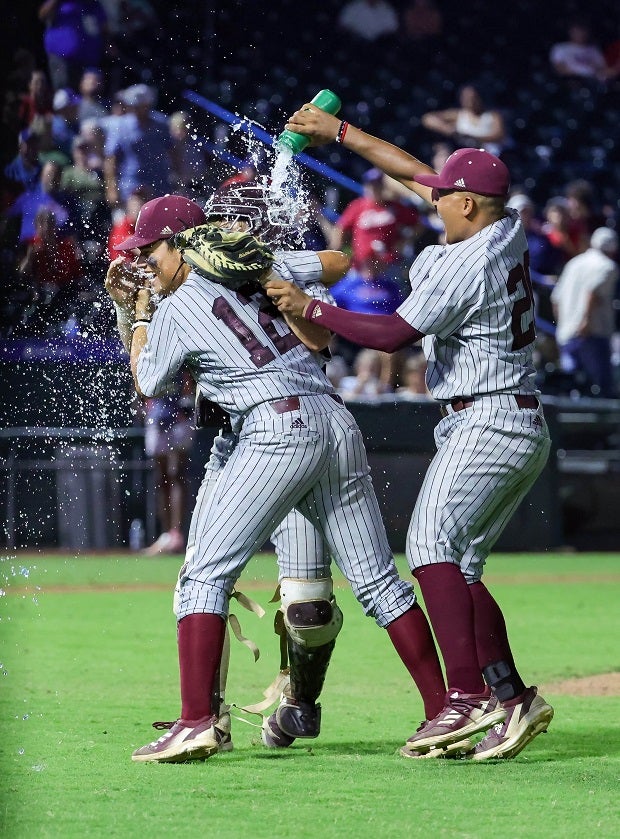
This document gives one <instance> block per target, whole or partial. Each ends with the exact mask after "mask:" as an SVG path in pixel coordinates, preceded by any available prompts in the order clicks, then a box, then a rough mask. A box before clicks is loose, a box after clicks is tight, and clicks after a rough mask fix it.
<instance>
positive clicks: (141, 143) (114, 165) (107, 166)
mask: <svg viewBox="0 0 620 839" xmlns="http://www.w3.org/2000/svg"><path fill="white" fill-rule="evenodd" d="M123 99H124V102H125V104H126V106H127V109H128V111H129V113H127V114H124V115H122V116H119V117H118V119H117V122H116V124H115V125H113V126H112V127H111V129H110V131H109V132H108V134H107V138H106V146H105V155H106V156H105V163H104V174H105V184H106V199H107V201H108V204H109V205H110V206H111V207H118V206H120V205H121V204H122V203H123V202H124V201H126V199H127V198H128V197H129V195H130V194H131V193H132V192H133V190H135V189H136V188H137V187H139V186H141V185H143V184H148V186H149V189H151V190H152V192H153V194H156V195H165V194H166V193H167V192H168V190H169V184H168V172H169V170H170V167H171V165H172V166H173V168H174V166H175V164H174V161H173V144H172V139H171V137H170V132H169V129H168V125H167V122H166V120H165V119H164V120H163V121H162V120H160V119H158V118H156V117H155V115H154V114H153V113H152V108H153V105H154V103H155V91H154V90H153V89H152V88H150V87H148V86H147V85H145V84H136V85H132V86H131V87H128V88H127V89H126V90H125V91H124V93H123Z"/></svg>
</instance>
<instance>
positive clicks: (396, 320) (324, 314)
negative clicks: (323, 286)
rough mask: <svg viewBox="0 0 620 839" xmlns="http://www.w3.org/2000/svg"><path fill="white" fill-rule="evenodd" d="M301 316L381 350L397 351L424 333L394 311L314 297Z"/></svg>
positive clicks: (356, 341)
mask: <svg viewBox="0 0 620 839" xmlns="http://www.w3.org/2000/svg"><path fill="white" fill-rule="evenodd" d="M304 318H305V319H306V320H309V321H312V323H316V324H318V325H319V326H324V327H325V328H326V329H329V330H330V331H331V332H335V333H336V335H341V336H342V337H343V338H346V339H347V340H348V341H353V343H354V344H359V345H360V346H362V347H369V348H370V349H372V350H381V351H383V352H396V350H401V349H402V348H403V347H406V346H408V345H409V344H415V343H416V341H419V340H420V338H423V337H424V335H423V334H422V333H421V332H418V330H417V329H414V328H413V326H409V324H408V323H407V321H406V320H404V319H403V318H401V316H400V315H398V314H396V312H394V314H392V315H366V314H362V313H361V312H349V311H347V310H346V309H339V308H338V307H337V306H328V305H327V304H326V303H322V302H321V301H320V300H313V301H312V303H310V305H309V306H308V308H307V309H306V312H305V314H304Z"/></svg>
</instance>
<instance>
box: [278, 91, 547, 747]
mask: <svg viewBox="0 0 620 839" xmlns="http://www.w3.org/2000/svg"><path fill="white" fill-rule="evenodd" d="M287 128H288V129H290V130H292V131H297V132H299V133H302V134H306V135H308V136H310V137H311V138H312V142H313V143H314V145H319V144H321V143H325V142H329V141H332V140H336V141H337V142H340V143H341V144H343V145H345V146H346V147H347V148H349V149H351V150H352V151H354V152H357V153H358V154H360V155H361V156H362V157H364V158H365V159H366V160H367V161H369V162H370V163H371V164H372V165H373V166H377V167H380V168H381V169H382V170H383V171H384V172H385V173H386V174H388V175H391V176H392V177H394V178H396V179H397V180H399V181H401V182H402V183H403V184H405V185H406V186H408V187H409V188H410V189H412V190H413V191H415V192H416V193H417V194H418V195H419V196H420V197H422V198H424V199H425V200H427V201H429V202H431V203H432V204H433V205H434V206H435V207H436V210H437V212H438V214H439V215H440V217H441V218H442V220H443V223H444V227H445V232H446V244H445V245H434V246H430V247H427V248H425V249H424V250H423V251H422V252H421V253H420V255H419V256H418V257H417V259H416V260H415V262H414V263H413V265H412V267H411V269H410V274H409V279H410V282H411V288H412V292H411V294H410V296H409V297H408V298H407V300H405V301H404V303H403V304H402V305H401V306H400V307H399V308H398V309H397V311H396V312H395V313H394V314H392V315H366V314H359V313H355V312H347V311H343V310H341V309H336V308H335V307H331V306H329V305H326V304H324V303H322V302H320V301H311V300H310V299H309V298H308V297H307V296H306V295H304V294H303V292H301V291H300V290H299V289H296V288H295V287H294V286H293V285H291V284H288V285H285V284H283V283H281V282H278V281H271V282H269V283H268V284H267V286H266V288H267V291H268V294H269V295H270V296H271V298H272V299H273V300H274V301H275V303H276V305H277V306H278V308H279V309H280V311H282V312H284V313H287V314H289V315H294V316H304V317H305V318H306V319H307V320H308V321H309V322H311V323H315V324H318V325H323V326H325V327H327V328H328V329H330V330H332V331H334V332H336V333H337V334H339V335H342V336H343V337H345V338H348V339H349V340H351V341H354V342H356V343H358V344H362V345H363V346H367V347H374V348H376V349H379V350H384V351H388V352H394V351H395V350H397V349H399V348H402V347H405V346H407V345H409V344H413V343H415V342H416V341H418V340H422V341H423V347H424V351H425V355H426V357H427V362H428V370H427V384H428V388H429V390H430V392H431V394H432V395H433V396H434V398H435V399H437V400H438V401H439V402H440V404H441V409H442V417H443V418H442V419H441V421H440V423H439V424H438V426H437V427H436V430H435V442H436V444H437V454H436V455H435V457H434V459H433V461H432V463H431V465H430V467H429V470H428V472H427V474H426V476H425V480H424V482H423V486H422V488H421V491H420V494H419V496H418V499H417V501H416V504H415V508H414V511H413V515H412V519H411V524H410V528H409V534H408V540H407V557H408V561H409V564H410V567H411V569H412V572H413V574H414V576H415V577H416V579H417V580H418V582H419V584H420V588H421V590H422V593H423V595H424V600H425V603H426V606H427V609H428V613H429V618H430V620H431V624H432V626H433V629H434V631H435V635H436V637H437V641H438V644H439V646H440V648H441V652H442V654H443V658H444V663H445V667H446V677H447V682H448V692H447V695H446V700H445V707H444V708H443V709H442V711H441V712H440V713H439V714H438V715H437V716H436V717H435V718H434V719H429V720H427V721H425V722H424V723H423V724H422V725H421V726H420V728H419V729H418V731H417V732H416V733H415V734H414V735H413V736H412V737H411V738H409V740H408V741H407V743H406V744H405V746H404V747H403V749H402V750H401V751H402V754H403V755H405V756H407V757H418V756H420V755H423V754H425V753H426V752H427V751H428V749H429V748H432V747H434V748H442V747H444V746H447V745H452V744H455V743H457V742H458V741H459V740H460V739H462V738H463V737H469V735H473V734H476V733H478V732H484V731H488V730H489V729H490V728H492V727H493V726H495V728H493V730H492V731H491V732H490V733H489V734H488V735H487V736H486V737H484V739H483V740H482V741H481V742H480V743H479V744H478V745H477V746H476V748H475V750H472V752H471V756H472V757H473V758H474V759H477V760H484V759H486V758H489V757H512V756H514V755H516V754H517V753H518V752H519V751H521V749H522V748H524V746H525V745H527V743H528V742H529V741H530V740H531V739H532V738H533V737H535V736H536V735H537V734H538V733H540V732H541V731H544V730H546V728H547V726H548V724H549V722H550V720H551V718H552V716H553V709H552V708H551V706H549V705H548V704H547V703H546V702H545V701H544V699H543V698H542V697H541V696H539V695H538V693H537V689H536V687H526V686H525V684H524V682H523V681H522V679H521V676H520V675H519V672H518V670H517V668H516V666H515V663H514V659H513V656H512V652H511V649H510V645H509V642H508V637H507V633H506V627H505V622H504V618H503V615H502V612H501V610H500V608H499V606H498V604H497V603H496V602H495V600H494V599H493V598H492V596H491V594H490V593H489V591H488V590H487V589H486V587H485V586H484V584H483V583H482V580H481V576H482V571H483V566H484V563H485V561H486V558H487V556H488V554H489V552H490V550H491V548H492V546H493V545H494V543H495V541H496V540H497V538H498V536H499V535H500V533H501V532H502V530H503V528H504V526H505V525H506V522H507V521H508V520H509V519H510V517H511V516H512V514H513V512H514V511H515V510H516V508H517V506H518V505H519V503H520V502H521V500H522V499H523V497H524V496H525V494H526V493H527V491H528V490H529V489H530V487H531V486H532V484H533V483H534V481H535V480H536V478H537V477H538V475H539V474H540V472H541V470H542V468H543V466H544V464H545V462H546V460H547V457H548V454H549V448H550V441H549V434H548V431H547V427H546V424H545V420H544V417H543V412H542V407H541V405H540V402H539V399H538V392H537V391H536V389H535V385H534V376H535V370H534V366H533V362H532V348H533V342H534V337H535V328H534V307H533V295H532V287H531V282H530V277H529V272H528V251H527V241H526V238H525V233H524V231H523V227H522V224H521V221H520V219H519V216H518V214H517V213H516V212H514V211H512V210H508V209H507V208H506V207H505V201H506V198H507V194H508V189H509V173H508V170H507V168H506V166H505V165H504V163H503V162H502V161H501V160H499V158H497V157H495V156H493V155H492V154H490V153H488V152H486V151H483V150H481V149H469V148H466V149H459V150H458V151H456V152H454V153H453V154H452V155H451V156H450V157H449V158H448V159H447V161H446V162H445V164H444V166H443V167H442V169H441V172H440V173H439V174H437V173H436V172H435V171H434V170H433V169H432V168H431V167H429V166H427V165H425V164H424V163H421V162H420V161H419V160H417V159H416V158H414V157H412V156H411V155H409V154H407V153H406V152H404V151H402V150H401V149H399V148H397V147H396V146H393V145H392V144H390V143H387V142H385V141H383V140H381V139H379V138H377V137H373V136H371V135H369V134H367V133H365V132H364V131H361V130H360V129H357V128H354V127H352V126H350V125H349V124H348V123H347V122H346V121H341V120H339V119H337V118H336V117H332V116H331V115H328V114H325V112H323V111H320V110H319V109H318V108H316V107H315V106H314V105H312V104H308V105H304V107H303V108H302V109H301V110H300V111H297V112H296V113H295V114H294V115H293V116H292V117H291V119H290V120H289V122H288V123H287ZM485 681H486V685H485Z"/></svg>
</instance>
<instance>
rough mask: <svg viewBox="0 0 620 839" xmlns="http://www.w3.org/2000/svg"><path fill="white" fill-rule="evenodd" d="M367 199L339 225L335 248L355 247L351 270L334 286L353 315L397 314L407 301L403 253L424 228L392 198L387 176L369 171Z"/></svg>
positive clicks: (413, 212)
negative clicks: (388, 189) (387, 184)
mask: <svg viewBox="0 0 620 839" xmlns="http://www.w3.org/2000/svg"><path fill="white" fill-rule="evenodd" d="M363 181H364V194H363V196H362V197H360V198H355V199H353V201H351V202H350V203H349V204H348V205H347V206H346V207H345V209H344V211H343V213H342V215H341V216H340V218H339V219H338V220H337V222H336V224H335V226H334V229H333V232H332V234H331V239H330V242H329V246H330V247H331V248H334V249H335V250H341V249H342V247H343V246H344V245H345V243H348V242H350V245H351V257H352V260H351V270H350V271H349V272H348V274H347V275H346V276H345V277H344V278H343V279H342V280H340V282H338V283H336V285H335V286H333V287H332V289H331V291H332V294H333V295H334V298H335V300H336V301H337V303H338V305H339V306H342V307H343V308H346V309H350V310H353V311H365V312H371V311H375V312H380V313H383V314H389V313H391V312H393V311H394V310H395V309H396V308H397V307H398V306H399V305H400V303H401V302H402V301H403V299H404V298H405V297H406V292H405V287H406V280H405V279H404V267H403V261H402V258H401V255H400V249H401V247H402V245H403V242H404V241H405V240H406V239H407V238H413V235H414V233H415V231H417V230H418V228H419V214H418V211H417V210H416V209H415V208H414V207H412V206H411V205H406V204H404V203H403V202H402V201H399V200H394V199H393V198H388V197H386V184H385V176H384V175H383V173H382V172H381V171H380V170H379V169H369V170H368V171H367V172H366V173H365V174H364V176H363Z"/></svg>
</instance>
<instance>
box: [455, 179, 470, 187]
mask: <svg viewBox="0 0 620 839" xmlns="http://www.w3.org/2000/svg"><path fill="white" fill-rule="evenodd" d="M454 186H460V187H462V188H463V189H467V187H466V186H465V181H464V180H463V178H459V179H458V181H455V182H454Z"/></svg>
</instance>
